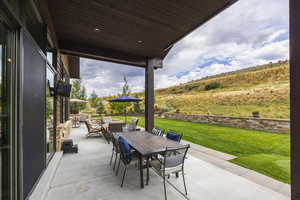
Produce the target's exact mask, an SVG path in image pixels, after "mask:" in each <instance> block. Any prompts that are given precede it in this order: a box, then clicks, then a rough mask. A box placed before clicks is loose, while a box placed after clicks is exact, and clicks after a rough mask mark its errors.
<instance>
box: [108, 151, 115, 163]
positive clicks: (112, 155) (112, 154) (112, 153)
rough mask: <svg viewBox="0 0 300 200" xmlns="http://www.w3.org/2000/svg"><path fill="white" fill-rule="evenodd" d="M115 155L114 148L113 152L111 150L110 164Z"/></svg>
mask: <svg viewBox="0 0 300 200" xmlns="http://www.w3.org/2000/svg"><path fill="white" fill-rule="evenodd" d="M113 157H114V149H113V150H112V152H111V157H110V162H109V166H111V164H112V160H113Z"/></svg>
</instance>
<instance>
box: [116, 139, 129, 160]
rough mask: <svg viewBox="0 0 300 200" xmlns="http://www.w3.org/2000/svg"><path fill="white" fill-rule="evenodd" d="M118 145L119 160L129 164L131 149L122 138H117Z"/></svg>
mask: <svg viewBox="0 0 300 200" xmlns="http://www.w3.org/2000/svg"><path fill="white" fill-rule="evenodd" d="M118 143H119V147H120V159H121V160H122V161H123V162H124V163H125V164H129V163H130V162H131V158H132V155H131V147H130V145H129V144H128V142H127V141H126V140H125V138H123V137H122V136H119V138H118Z"/></svg>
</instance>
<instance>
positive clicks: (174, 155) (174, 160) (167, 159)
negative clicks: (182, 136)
mask: <svg viewBox="0 0 300 200" xmlns="http://www.w3.org/2000/svg"><path fill="white" fill-rule="evenodd" d="M189 148H190V145H189V144H187V145H185V146H184V147H181V148H173V147H167V148H166V151H165V152H164V161H163V170H166V169H170V168H174V167H178V166H181V167H182V168H183V166H184V161H185V158H186V154H187V151H188V149H189Z"/></svg>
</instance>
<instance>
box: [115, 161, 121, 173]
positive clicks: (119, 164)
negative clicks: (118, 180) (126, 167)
mask: <svg viewBox="0 0 300 200" xmlns="http://www.w3.org/2000/svg"><path fill="white" fill-rule="evenodd" d="M120 163H121V159H119V163H118V167H117V172H116V176H118V174H119V169H120Z"/></svg>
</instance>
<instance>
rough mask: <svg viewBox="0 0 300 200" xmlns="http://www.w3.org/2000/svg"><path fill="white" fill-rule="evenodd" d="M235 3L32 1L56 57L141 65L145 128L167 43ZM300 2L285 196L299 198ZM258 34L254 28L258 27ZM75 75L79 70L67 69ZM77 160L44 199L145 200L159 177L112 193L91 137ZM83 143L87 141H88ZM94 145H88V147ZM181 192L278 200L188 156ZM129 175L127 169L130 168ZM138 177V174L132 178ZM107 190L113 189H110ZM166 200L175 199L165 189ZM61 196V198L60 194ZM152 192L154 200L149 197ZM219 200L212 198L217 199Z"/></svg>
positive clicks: (294, 5) (114, 182)
mask: <svg viewBox="0 0 300 200" xmlns="http://www.w3.org/2000/svg"><path fill="white" fill-rule="evenodd" d="M236 1H237V0H213V1H211V0H205V1H196V0H195V1H188V2H186V1H185V2H180V1H176V2H173V1H130V2H126V3H123V2H121V1H106V0H91V1H87V2H83V1H59V0H52V1H46V0H41V1H39V8H40V10H41V11H42V12H41V15H42V17H43V18H44V20H45V22H46V23H47V24H48V29H49V30H51V31H50V33H51V34H50V35H51V37H52V39H53V42H54V43H56V45H55V46H56V47H57V48H58V49H59V51H60V52H61V53H63V54H67V55H72V56H74V58H76V59H77V62H78V60H79V57H86V58H93V59H98V60H104V61H110V62H115V63H121V64H127V65H132V66H137V67H143V68H145V128H146V130H147V131H151V130H152V128H153V127H154V70H155V69H157V68H162V67H163V59H164V58H165V56H166V55H167V54H168V52H169V51H170V49H171V48H172V47H173V45H174V44H175V43H176V42H177V41H179V40H180V39H182V38H183V37H185V36H186V35H188V34H189V33H190V32H192V31H193V30H195V29H196V28H198V27H199V26H201V25H203V24H204V23H205V22H207V21H208V20H210V19H211V18H213V17H214V16H215V15H217V14H218V13H220V12H221V11H223V10H224V9H226V8H228V7H229V6H230V5H232V4H233V3H235V2H236ZM299 6H300V3H299V2H298V1H296V0H291V11H290V14H291V15H290V16H291V33H290V34H291V41H292V42H291V43H292V45H291V110H292V112H291V113H292V115H291V124H292V127H291V143H292V145H291V146H292V151H291V152H292V155H291V157H292V158H291V160H292V164H291V166H292V170H291V171H292V181H291V183H292V184H291V188H292V197H291V198H292V199H294V200H296V199H299V180H300V179H299V174H300V173H299V165H300V162H299V160H300V159H299V157H298V156H297V155H299V143H300V137H299V134H297V132H299V130H300V127H299V123H298V124H297V118H299V113H300V112H299V110H300V106H299V105H300V104H299V102H300V101H299V95H298V94H299V93H298V90H299V84H298V83H299V75H298V74H299V73H298V72H299V67H297V65H298V64H299V63H300V62H299V55H298V54H299V49H298V48H299V45H298V44H299V40H298V39H297V37H296V35H299V33H300V30H299V27H300V26H299V21H297V20H296V19H298V18H299V14H298V13H297V9H298V8H299ZM258 31H259V30H258ZM70 70H71V71H72V74H75V76H74V78H76V77H77V78H79V77H80V75H79V71H80V70H79V68H73V69H70ZM81 134H82V133H81V132H80V131H79V130H78V131H76V132H74V134H73V137H74V139H75V141H78V143H79V145H80V146H81V151H80V153H79V154H78V155H67V156H65V157H64V158H63V159H62V162H61V164H60V166H59V168H58V170H57V173H56V176H55V178H54V180H53V182H52V188H51V190H50V192H49V196H48V199H63V198H74V199H76V198H77V199H83V198H87V197H89V198H90V199H93V198H94V199H97V198H98V199H117V198H119V197H122V198H123V199H124V198H125V199H132V198H133V199H134V198H136V197H138V198H141V199H142V198H145V199H150V198H151V199H152V198H156V197H158V196H160V191H159V190H161V189H162V187H161V186H160V184H153V182H157V183H159V182H160V181H159V178H158V177H156V176H154V175H153V174H151V176H152V178H151V182H152V184H150V186H148V187H146V188H145V189H144V190H140V189H139V187H138V181H135V179H134V178H132V177H135V176H131V179H128V180H127V183H126V187H124V188H123V189H121V188H119V179H118V178H117V177H115V176H114V175H113V173H112V171H111V169H110V168H109V167H108V166H107V162H108V160H109V158H108V156H109V151H110V149H111V146H109V145H106V144H104V143H103V141H101V140H100V141H98V140H87V141H85V140H81ZM88 143H90V144H88ZM92 143H96V144H95V145H91V144H92ZM187 162H189V163H188V164H187V172H188V173H189V176H188V181H187V182H189V187H190V192H189V195H190V196H191V197H192V198H194V199H198V198H201V197H204V198H205V199H222V198H223V197H224V194H225V195H226V198H228V199H285V197H284V196H282V195H280V194H277V193H276V192H273V191H271V190H269V189H267V188H264V187H262V186H259V185H257V184H255V183H252V182H250V181H248V180H246V179H243V178H241V177H238V176H235V175H233V174H231V173H229V172H227V171H224V170H220V169H218V168H216V167H214V166H213V165H211V164H209V163H206V162H204V161H202V160H199V159H196V158H195V157H193V156H192V155H190V156H189V160H188V161H187ZM132 173H134V171H132ZM136 177H138V176H136ZM111 188H114V189H111ZM169 193H170V195H174V196H173V198H171V199H179V198H181V197H180V196H177V194H176V193H175V192H173V191H172V190H170V192H169ZM64 195H67V196H64ZM156 195H158V196H156ZM218 195H219V196H218Z"/></svg>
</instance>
